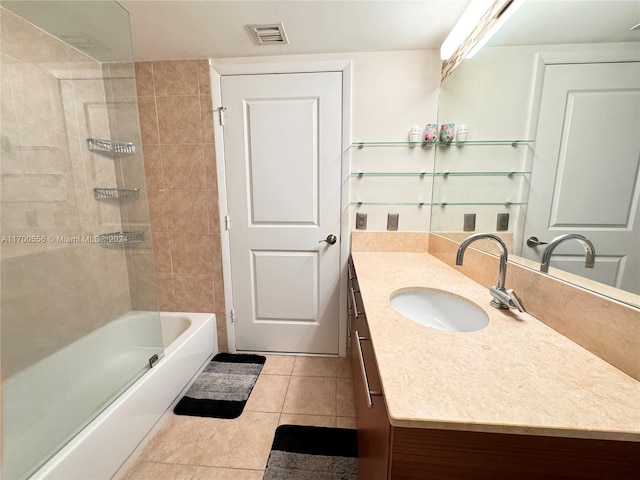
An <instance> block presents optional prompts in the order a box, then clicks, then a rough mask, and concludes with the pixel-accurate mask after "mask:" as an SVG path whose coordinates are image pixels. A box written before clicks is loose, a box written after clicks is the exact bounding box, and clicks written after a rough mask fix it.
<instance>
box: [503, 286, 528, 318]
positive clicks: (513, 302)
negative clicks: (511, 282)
mask: <svg viewBox="0 0 640 480" xmlns="http://www.w3.org/2000/svg"><path fill="white" fill-rule="evenodd" d="M507 295H509V306H511V307H513V308H516V309H517V310H518V311H519V312H526V310H525V309H524V307H523V306H522V304H521V303H520V299H519V298H518V296H517V295H516V292H514V291H513V288H510V289H509V290H507Z"/></svg>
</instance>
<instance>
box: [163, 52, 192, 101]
mask: <svg viewBox="0 0 640 480" xmlns="http://www.w3.org/2000/svg"><path fill="white" fill-rule="evenodd" d="M153 81H154V83H155V92H156V93H155V94H156V95H157V96H166V95H198V93H199V85H198V63H197V62H196V61H193V60H167V61H160V62H153Z"/></svg>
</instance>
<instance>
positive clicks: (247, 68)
mask: <svg viewBox="0 0 640 480" xmlns="http://www.w3.org/2000/svg"><path fill="white" fill-rule="evenodd" d="M318 72H339V73H341V74H342V139H341V142H342V145H341V152H342V160H341V172H342V173H341V178H340V182H341V185H343V186H344V185H346V184H347V182H346V180H347V178H348V173H349V165H345V163H346V157H345V155H344V152H345V151H346V150H347V148H348V146H349V145H350V144H351V60H327V61H301V62H273V63H226V62H225V61H224V60H215V59H209V75H210V79H211V101H212V104H213V108H214V118H213V124H214V125H213V130H214V137H215V152H216V169H217V177H218V205H219V215H220V239H221V244H222V277H223V282H224V302H225V316H226V325H227V342H228V346H229V351H230V352H233V353H234V352H236V335H235V324H234V322H233V319H232V318H231V306H232V305H233V290H232V285H231V243H230V235H229V230H228V229H227V228H226V220H225V217H226V215H227V213H228V204H227V181H226V159H225V156H224V128H223V127H222V126H221V125H220V116H219V115H220V114H219V113H218V112H217V111H216V110H215V108H217V107H216V106H219V105H222V89H221V82H220V81H221V78H222V77H223V76H227V75H266V74H286V73H318ZM348 200H349V195H348V191H347V192H345V190H344V188H343V189H342V194H341V199H340V204H341V205H340V225H341V227H340V230H341V231H340V269H339V272H340V273H339V275H340V278H339V281H338V284H339V289H340V305H339V312H340V317H339V319H338V340H339V341H338V355H339V356H341V357H344V356H345V355H346V352H347V294H346V289H345V288H343V286H344V285H346V278H347V267H346V265H347V259H348V258H349V252H350V245H351V235H350V231H349V230H348V226H349V225H348V221H347V222H345V220H344V219H345V216H346V215H345V214H344V211H345V208H346V207H347V206H348V204H345V202H348Z"/></svg>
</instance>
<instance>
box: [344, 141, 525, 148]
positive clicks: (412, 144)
mask: <svg viewBox="0 0 640 480" xmlns="http://www.w3.org/2000/svg"><path fill="white" fill-rule="evenodd" d="M532 143H533V140H465V141H463V142H431V143H426V142H353V143H352V144H351V147H352V148H364V147H434V146H441V147H463V146H467V145H469V146H482V145H511V146H513V147H517V146H519V145H527V146H528V145H531V144H532Z"/></svg>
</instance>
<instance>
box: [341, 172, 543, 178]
mask: <svg viewBox="0 0 640 480" xmlns="http://www.w3.org/2000/svg"><path fill="white" fill-rule="evenodd" d="M519 175H522V176H524V175H531V172H529V171H524V172H520V171H518V172H516V171H512V172H352V173H351V174H350V176H352V177H357V178H362V177H432V176H436V177H448V176H452V177H513V176H519Z"/></svg>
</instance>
